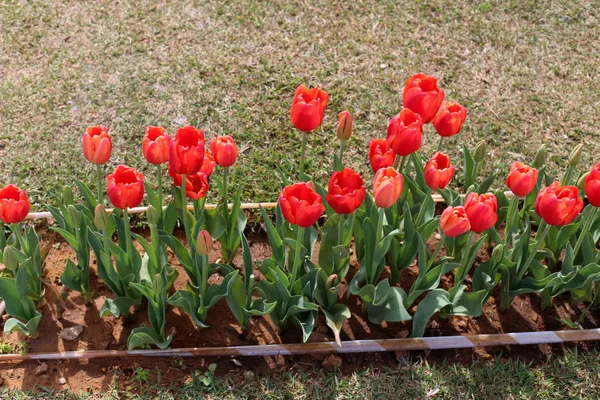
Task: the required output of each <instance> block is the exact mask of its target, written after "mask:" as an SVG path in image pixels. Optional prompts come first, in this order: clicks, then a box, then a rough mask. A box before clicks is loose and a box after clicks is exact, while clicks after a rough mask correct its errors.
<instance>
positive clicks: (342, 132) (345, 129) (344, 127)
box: [336, 111, 352, 141]
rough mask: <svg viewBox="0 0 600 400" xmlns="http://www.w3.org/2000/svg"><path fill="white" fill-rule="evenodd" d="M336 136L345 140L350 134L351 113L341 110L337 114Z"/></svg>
mask: <svg viewBox="0 0 600 400" xmlns="http://www.w3.org/2000/svg"><path fill="white" fill-rule="evenodd" d="M336 134H337V138H338V139H340V140H342V141H346V140H350V137H351V136H352V114H350V113H349V112H348V111H342V112H341V113H340V114H339V115H338V126H337V132H336Z"/></svg>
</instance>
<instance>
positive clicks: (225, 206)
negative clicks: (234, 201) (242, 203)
mask: <svg viewBox="0 0 600 400" xmlns="http://www.w3.org/2000/svg"><path fill="white" fill-rule="evenodd" d="M227 170H228V168H223V216H224V217H225V223H226V225H229V205H228V204H227V201H228V200H227Z"/></svg>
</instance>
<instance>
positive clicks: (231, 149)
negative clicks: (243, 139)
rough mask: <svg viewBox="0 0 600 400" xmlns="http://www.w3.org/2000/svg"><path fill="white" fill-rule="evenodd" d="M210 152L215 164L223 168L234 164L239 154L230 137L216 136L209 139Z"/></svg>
mask: <svg viewBox="0 0 600 400" xmlns="http://www.w3.org/2000/svg"><path fill="white" fill-rule="evenodd" d="M210 151H211V153H212V155H213V157H214V159H215V162H216V163H217V164H218V165H219V166H221V167H225V168H227V167H231V166H232V165H233V164H234V163H235V160H236V159H237V156H238V153H239V152H238V148H237V146H236V145H235V142H234V141H233V138H232V137H231V136H217V137H214V138H212V139H210Z"/></svg>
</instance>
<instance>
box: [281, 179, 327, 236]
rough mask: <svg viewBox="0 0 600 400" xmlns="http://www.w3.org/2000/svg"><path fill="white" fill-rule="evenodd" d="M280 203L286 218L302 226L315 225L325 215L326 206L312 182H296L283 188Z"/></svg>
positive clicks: (291, 222)
mask: <svg viewBox="0 0 600 400" xmlns="http://www.w3.org/2000/svg"><path fill="white" fill-rule="evenodd" d="M279 205H280V207H281V212H282V213H283V216H284V218H285V219H286V220H287V221H288V222H289V223H290V224H294V225H298V226H300V227H302V228H308V227H309V226H313V225H314V223H315V222H317V220H318V219H319V218H320V217H321V215H323V212H324V211H325V207H324V206H323V202H322V200H321V196H319V195H318V194H317V192H315V189H314V185H313V184H312V182H299V183H294V184H293V185H289V186H286V187H284V188H283V190H282V191H281V194H280V195H279Z"/></svg>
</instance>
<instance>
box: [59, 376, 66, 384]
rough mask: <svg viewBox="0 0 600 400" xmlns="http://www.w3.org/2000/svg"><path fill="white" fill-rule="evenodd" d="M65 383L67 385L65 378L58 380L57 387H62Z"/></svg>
mask: <svg viewBox="0 0 600 400" xmlns="http://www.w3.org/2000/svg"><path fill="white" fill-rule="evenodd" d="M65 383H67V380H66V379H65V378H62V377H61V378H58V384H59V385H64V384H65Z"/></svg>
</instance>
